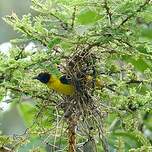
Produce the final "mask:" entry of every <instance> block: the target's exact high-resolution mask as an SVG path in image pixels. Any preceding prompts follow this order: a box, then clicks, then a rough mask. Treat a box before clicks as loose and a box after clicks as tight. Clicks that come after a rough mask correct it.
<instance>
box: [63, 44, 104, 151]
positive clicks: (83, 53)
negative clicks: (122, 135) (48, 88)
mask: <svg viewBox="0 0 152 152" xmlns="http://www.w3.org/2000/svg"><path fill="white" fill-rule="evenodd" d="M97 62H98V61H97V57H96V54H95V50H94V48H93V46H90V45H87V46H85V47H84V46H83V47H79V48H77V49H76V51H75V52H74V53H73V54H71V56H70V57H69V59H68V60H67V61H66V68H65V73H66V74H67V75H68V76H70V78H71V79H72V83H73V84H74V86H75V93H74V95H73V96H66V97H65V96H64V97H63V101H62V102H61V104H60V107H61V108H62V110H63V111H64V118H66V120H67V122H68V126H69V128H68V129H69V145H70V147H69V151H74V149H75V148H74V147H75V145H76V143H75V142H76V141H75V138H76V137H75V134H76V132H75V130H76V128H78V129H77V130H79V131H80V132H81V133H80V132H79V133H80V134H83V135H85V136H87V137H88V139H89V138H90V136H91V135H90V131H91V130H98V131H97V132H98V133H99V134H100V135H101V136H102V137H101V138H102V143H103V145H104V149H107V147H106V145H107V144H106V140H104V138H103V128H102V123H101V122H102V119H103V112H102V114H101V110H102V109H101V106H100V105H99V102H98V101H99V100H98V99H97V98H96V96H95V95H94V92H95V81H96V75H97V70H96V63H97ZM87 75H89V76H90V75H91V76H92V80H91V82H89V83H88V82H87V80H86V76H87ZM91 138H92V137H91Z"/></svg>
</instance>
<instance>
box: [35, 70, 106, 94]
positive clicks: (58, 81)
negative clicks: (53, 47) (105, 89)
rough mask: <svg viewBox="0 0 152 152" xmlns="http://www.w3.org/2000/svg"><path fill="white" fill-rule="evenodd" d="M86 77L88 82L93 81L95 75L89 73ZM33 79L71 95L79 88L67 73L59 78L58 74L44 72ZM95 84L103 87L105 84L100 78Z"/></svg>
mask: <svg viewBox="0 0 152 152" xmlns="http://www.w3.org/2000/svg"><path fill="white" fill-rule="evenodd" d="M85 78H86V80H87V82H88V84H89V83H91V82H92V81H93V77H92V76H90V75H87V76H86V77H85ZM33 79H37V80H39V81H40V82H42V83H44V84H46V85H47V86H48V88H50V89H53V90H54V91H56V92H57V93H59V94H63V95H68V96H69V95H70V96H71V95H74V93H75V92H76V90H77V89H76V87H75V86H74V84H73V83H72V80H71V78H70V77H69V76H66V75H62V76H61V77H59V78H58V77H57V76H56V75H53V74H50V73H48V72H42V73H39V74H38V75H37V76H36V77H34V78H33ZM95 85H96V86H97V87H101V86H102V85H103V84H102V82H101V81H100V79H98V78H96V81H95Z"/></svg>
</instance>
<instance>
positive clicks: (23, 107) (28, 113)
mask: <svg viewBox="0 0 152 152" xmlns="http://www.w3.org/2000/svg"><path fill="white" fill-rule="evenodd" d="M35 109H36V108H35V107H34V106H33V105H32V104H30V103H22V104H20V105H19V111H20V114H21V116H22V117H23V119H24V121H25V123H26V125H27V126H30V125H31V124H32V123H33V121H34V115H35V112H36V110H35Z"/></svg>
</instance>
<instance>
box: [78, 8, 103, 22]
mask: <svg viewBox="0 0 152 152" xmlns="http://www.w3.org/2000/svg"><path fill="white" fill-rule="evenodd" d="M100 18H101V16H99V15H98V14H97V12H96V11H94V10H90V9H84V10H83V11H82V12H81V13H80V14H79V15H78V22H79V23H81V24H82V25H86V24H91V23H95V22H96V21H98V20H99V19H100Z"/></svg>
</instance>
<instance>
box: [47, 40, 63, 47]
mask: <svg viewBox="0 0 152 152" xmlns="http://www.w3.org/2000/svg"><path fill="white" fill-rule="evenodd" d="M60 42H61V39H60V38H54V39H53V40H51V41H50V42H49V44H48V47H49V48H50V49H51V48H53V47H54V45H56V44H59V43H60Z"/></svg>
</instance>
